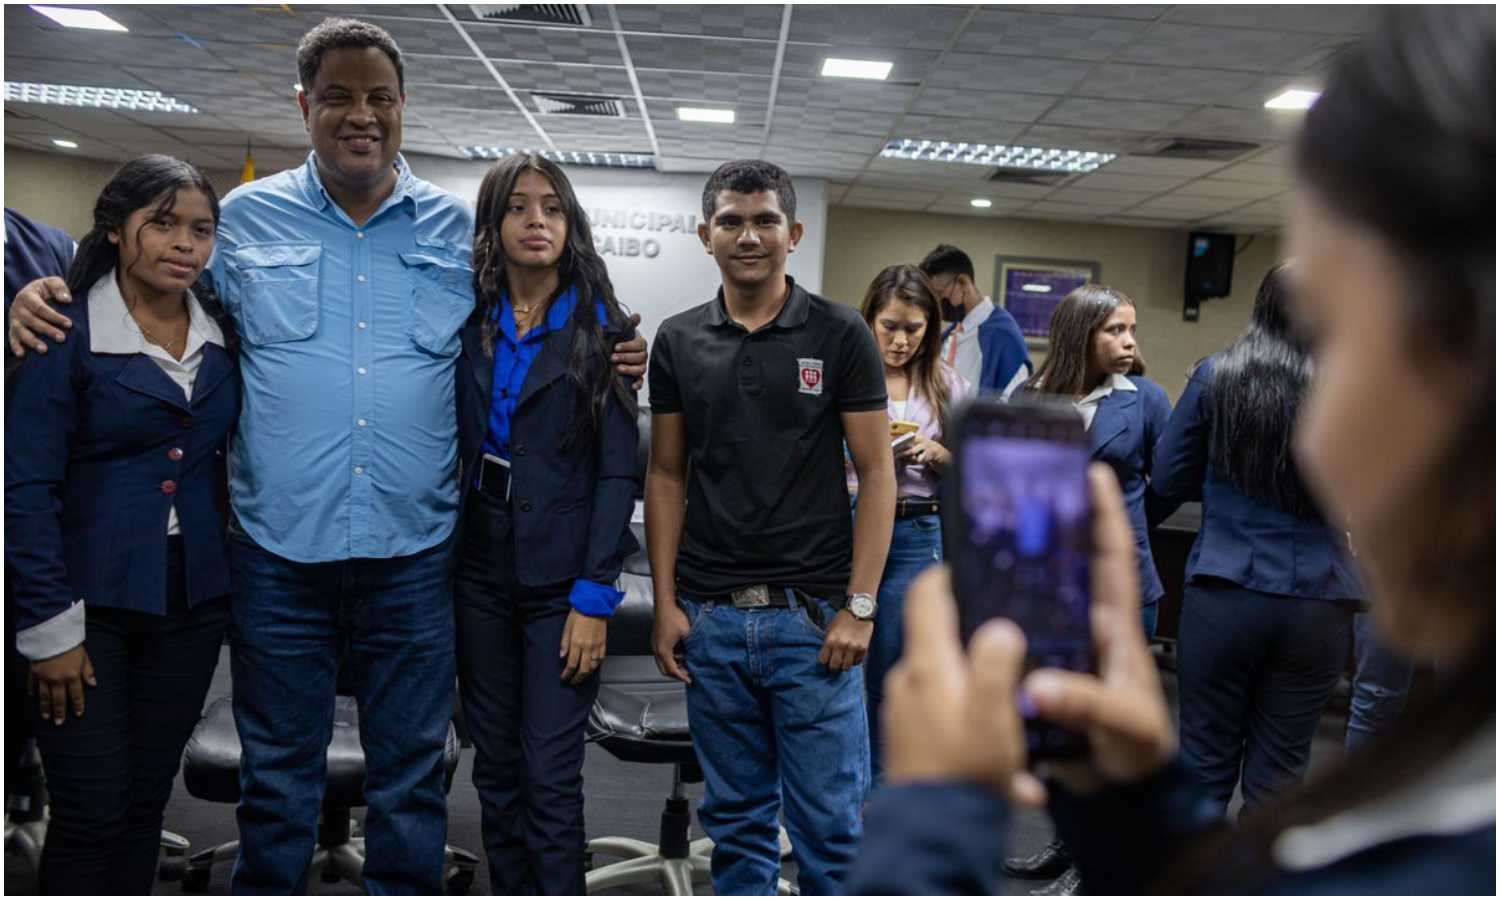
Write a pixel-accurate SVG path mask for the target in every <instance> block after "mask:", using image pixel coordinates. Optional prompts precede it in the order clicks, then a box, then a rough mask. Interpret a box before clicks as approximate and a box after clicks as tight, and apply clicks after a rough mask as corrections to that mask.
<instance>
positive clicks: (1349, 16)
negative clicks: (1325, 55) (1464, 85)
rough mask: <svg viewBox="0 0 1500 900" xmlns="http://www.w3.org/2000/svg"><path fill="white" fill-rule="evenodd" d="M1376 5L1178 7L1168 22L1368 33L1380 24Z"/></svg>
mask: <svg viewBox="0 0 1500 900" xmlns="http://www.w3.org/2000/svg"><path fill="white" fill-rule="evenodd" d="M1376 18H1377V17H1376V14H1375V9H1374V7H1371V6H1366V5H1347V6H1345V5H1337V6H1335V5H1327V4H1308V5H1304V6H1286V5H1272V6H1261V5H1254V6H1245V5H1225V6H1207V5H1204V6H1200V5H1189V6H1177V7H1173V9H1172V12H1171V13H1170V14H1169V15H1168V16H1167V17H1166V19H1165V21H1167V22H1173V23H1177V24H1185V25H1211V26H1218V27H1224V28H1274V29H1276V30H1278V31H1307V32H1314V33H1318V34H1368V33H1369V32H1371V31H1373V30H1374V28H1375V23H1376Z"/></svg>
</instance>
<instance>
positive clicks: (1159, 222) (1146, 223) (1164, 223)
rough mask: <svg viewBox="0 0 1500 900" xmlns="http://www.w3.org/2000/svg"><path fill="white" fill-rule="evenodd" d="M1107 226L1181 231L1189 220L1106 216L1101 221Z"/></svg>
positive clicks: (1166, 217)
mask: <svg viewBox="0 0 1500 900" xmlns="http://www.w3.org/2000/svg"><path fill="white" fill-rule="evenodd" d="M1101 221H1102V222H1103V223H1104V224H1106V225H1123V226H1125V227H1127V228H1171V229H1173V230H1179V229H1181V228H1182V226H1183V223H1184V222H1186V221H1188V220H1187V219H1174V218H1171V217H1169V216H1156V217H1151V216H1105V217H1104V218H1103V219H1102V220H1101Z"/></svg>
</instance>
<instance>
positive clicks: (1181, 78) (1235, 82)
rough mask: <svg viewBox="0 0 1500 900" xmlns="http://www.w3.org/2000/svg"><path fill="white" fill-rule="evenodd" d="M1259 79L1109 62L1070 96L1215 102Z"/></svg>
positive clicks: (1241, 74)
mask: <svg viewBox="0 0 1500 900" xmlns="http://www.w3.org/2000/svg"><path fill="white" fill-rule="evenodd" d="M1260 80H1261V79H1260V77H1259V76H1258V75H1255V74H1254V73H1251V72H1225V71H1222V70H1218V69H1185V68H1178V67H1173V66H1133V65H1127V64H1124V63H1110V64H1108V65H1103V66H1099V67H1098V68H1097V69H1095V70H1094V71H1093V73H1092V74H1091V75H1089V76H1088V77H1087V78H1085V79H1084V80H1083V81H1082V82H1081V83H1079V84H1078V85H1077V87H1075V88H1074V89H1073V93H1074V94H1077V95H1079V96H1083V97H1103V98H1107V99H1111V100H1149V101H1152V102H1157V103H1193V104H1198V103H1215V102H1218V101H1220V100H1221V99H1222V98H1225V97H1229V96H1233V95H1235V94H1238V93H1240V92H1242V91H1245V90H1247V89H1249V88H1251V87H1252V86H1253V85H1255V84H1256V83H1257V82H1259V81H1260Z"/></svg>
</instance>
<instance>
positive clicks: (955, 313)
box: [939, 300, 964, 322]
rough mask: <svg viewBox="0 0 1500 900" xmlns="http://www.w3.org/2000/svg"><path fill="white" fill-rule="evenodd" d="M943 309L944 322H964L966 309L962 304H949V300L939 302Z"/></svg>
mask: <svg viewBox="0 0 1500 900" xmlns="http://www.w3.org/2000/svg"><path fill="white" fill-rule="evenodd" d="M939 305H941V306H942V308H943V321H944V322H962V321H963V320H964V307H963V304H961V303H949V302H948V301H947V300H941V301H939Z"/></svg>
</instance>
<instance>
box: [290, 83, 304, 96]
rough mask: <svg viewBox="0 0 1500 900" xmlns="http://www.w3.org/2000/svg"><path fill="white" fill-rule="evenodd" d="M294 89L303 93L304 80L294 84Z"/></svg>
mask: <svg viewBox="0 0 1500 900" xmlns="http://www.w3.org/2000/svg"><path fill="white" fill-rule="evenodd" d="M292 90H294V91H296V92H297V93H299V94H300V93H302V82H300V81H299V82H297V83H296V84H294V85H292Z"/></svg>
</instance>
